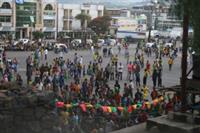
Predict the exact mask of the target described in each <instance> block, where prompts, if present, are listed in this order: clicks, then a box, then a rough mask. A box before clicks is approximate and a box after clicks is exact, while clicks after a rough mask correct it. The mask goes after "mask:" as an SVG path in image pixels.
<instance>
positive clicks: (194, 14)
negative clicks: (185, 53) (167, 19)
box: [172, 0, 200, 54]
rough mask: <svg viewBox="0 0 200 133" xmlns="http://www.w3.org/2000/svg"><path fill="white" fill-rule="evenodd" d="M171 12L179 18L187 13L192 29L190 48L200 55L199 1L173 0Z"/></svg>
mask: <svg viewBox="0 0 200 133" xmlns="http://www.w3.org/2000/svg"><path fill="white" fill-rule="evenodd" d="M174 1H175V2H174V5H173V8H174V10H172V12H174V13H175V14H176V15H177V16H178V17H179V18H183V14H184V12H185V11H188V13H189V17H190V20H189V21H190V26H192V28H193V31H194V33H193V38H192V41H191V42H192V45H191V46H192V48H193V49H194V50H195V51H196V53H198V54H200V16H199V13H200V8H199V7H200V0H174Z"/></svg>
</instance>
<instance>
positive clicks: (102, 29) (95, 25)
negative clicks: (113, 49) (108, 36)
mask: <svg viewBox="0 0 200 133" xmlns="http://www.w3.org/2000/svg"><path fill="white" fill-rule="evenodd" d="M110 21H111V18H110V16H102V17H97V18H95V19H93V20H92V21H91V22H90V23H89V25H88V26H89V27H90V28H91V29H92V30H93V31H94V32H95V33H96V34H97V35H100V34H105V33H106V31H108V30H109V26H110Z"/></svg>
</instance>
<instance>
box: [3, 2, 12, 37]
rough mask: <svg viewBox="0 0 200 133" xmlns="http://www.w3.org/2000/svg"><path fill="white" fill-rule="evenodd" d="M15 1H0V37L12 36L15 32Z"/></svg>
mask: <svg viewBox="0 0 200 133" xmlns="http://www.w3.org/2000/svg"><path fill="white" fill-rule="evenodd" d="M15 14H16V13H15V1H13V0H1V1H0V36H1V35H5V36H6V35H13V36H14V32H15V25H16V20H15Z"/></svg>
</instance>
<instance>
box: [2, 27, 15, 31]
mask: <svg viewBox="0 0 200 133" xmlns="http://www.w3.org/2000/svg"><path fill="white" fill-rule="evenodd" d="M0 31H8V32H11V31H15V30H14V28H13V27H1V28H0Z"/></svg>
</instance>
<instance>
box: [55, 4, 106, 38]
mask: <svg viewBox="0 0 200 133" xmlns="http://www.w3.org/2000/svg"><path fill="white" fill-rule="evenodd" d="M81 13H82V14H87V15H89V16H90V17H91V20H92V19H94V18H96V17H100V16H103V14H104V6H103V5H90V4H82V5H78V4H65V3H58V16H57V18H58V33H63V34H65V35H68V36H70V37H71V38H75V37H76V38H81V36H82V35H81V34H82V32H90V31H89V30H88V29H87V24H88V22H87V21H86V22H84V25H81V21H80V20H78V19H76V16H77V15H78V14H81Z"/></svg>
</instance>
